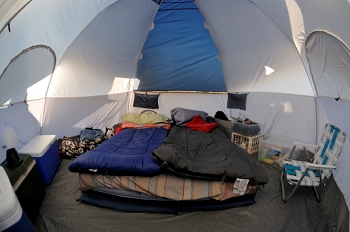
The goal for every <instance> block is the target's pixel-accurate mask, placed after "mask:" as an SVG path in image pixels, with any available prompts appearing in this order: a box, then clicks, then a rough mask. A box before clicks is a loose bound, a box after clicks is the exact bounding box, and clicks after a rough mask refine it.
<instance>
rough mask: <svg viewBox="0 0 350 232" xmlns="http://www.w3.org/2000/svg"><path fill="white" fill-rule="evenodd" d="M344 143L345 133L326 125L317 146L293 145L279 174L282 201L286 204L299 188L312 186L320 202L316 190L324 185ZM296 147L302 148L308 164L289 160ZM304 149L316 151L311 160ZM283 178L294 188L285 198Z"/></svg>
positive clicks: (334, 166)
mask: <svg viewBox="0 0 350 232" xmlns="http://www.w3.org/2000/svg"><path fill="white" fill-rule="evenodd" d="M344 142H345V133H344V132H343V131H341V130H340V129H339V128H337V127H336V126H334V125H331V124H329V123H327V124H326V126H325V129H324V132H323V134H322V137H321V141H320V143H319V144H318V145H310V144H304V143H294V146H293V149H292V151H291V153H290V155H289V157H288V158H286V159H285V160H284V161H283V172H282V174H281V187H282V200H283V201H284V202H286V201H287V200H288V199H289V198H290V197H291V196H292V194H293V193H294V192H295V190H296V189H297V188H298V187H299V186H310V187H311V186H312V187H313V188H314V190H315V193H316V198H317V200H318V201H320V200H321V198H320V194H319V191H318V189H319V188H320V187H321V186H322V185H324V183H325V181H326V180H327V179H328V178H329V177H330V176H331V175H332V172H333V170H334V169H335V168H336V164H337V162H338V159H339V156H340V153H341V151H342V149H343V146H344ZM296 147H303V149H304V151H305V154H306V156H307V159H308V162H306V161H299V160H292V159H290V157H291V155H292V154H293V153H294V151H295V148H296ZM306 148H314V149H316V151H315V155H314V157H313V159H310V158H309V156H308V151H307V149H306ZM284 177H285V178H286V180H287V182H288V184H290V185H294V186H295V187H294V188H293V190H292V192H291V193H290V194H289V196H288V197H287V198H286V197H285V192H284V191H285V189H284V184H283V182H284ZM319 190H320V189H319Z"/></svg>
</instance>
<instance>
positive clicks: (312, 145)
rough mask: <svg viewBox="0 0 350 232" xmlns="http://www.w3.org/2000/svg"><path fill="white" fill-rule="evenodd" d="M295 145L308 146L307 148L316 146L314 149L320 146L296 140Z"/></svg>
mask: <svg viewBox="0 0 350 232" xmlns="http://www.w3.org/2000/svg"><path fill="white" fill-rule="evenodd" d="M294 145H295V146H298V147H307V148H314V149H316V148H317V147H318V145H315V144H309V143H300V142H294Z"/></svg>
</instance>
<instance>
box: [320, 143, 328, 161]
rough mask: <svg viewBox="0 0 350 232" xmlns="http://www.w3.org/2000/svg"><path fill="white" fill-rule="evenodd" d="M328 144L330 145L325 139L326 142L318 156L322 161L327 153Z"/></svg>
mask: <svg viewBox="0 0 350 232" xmlns="http://www.w3.org/2000/svg"><path fill="white" fill-rule="evenodd" d="M329 143H330V141H329V139H327V140H326V142H325V143H324V146H323V149H322V151H321V154H320V157H321V158H322V159H323V158H324V156H325V154H326V151H327V148H328V146H329Z"/></svg>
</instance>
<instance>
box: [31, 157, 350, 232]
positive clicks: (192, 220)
mask: <svg viewBox="0 0 350 232" xmlns="http://www.w3.org/2000/svg"><path fill="white" fill-rule="evenodd" d="M253 155H254V156H257V154H253ZM70 162H71V161H70V160H62V162H61V164H60V166H59V168H58V171H57V173H56V175H55V177H54V179H53V181H52V183H51V185H50V186H47V187H46V195H45V198H44V200H43V203H42V206H41V208H40V212H39V216H38V218H37V220H36V223H35V227H36V228H37V230H38V232H46V231H49V232H54V231H65V232H67V231H72V232H73V231H74V232H79V231H83V232H89V231H130V232H132V231H167V232H172V231H201V232H203V231H349V211H348V208H347V205H346V203H345V200H344V197H343V195H342V193H341V192H340V190H339V188H338V186H337V185H336V183H335V181H334V179H333V178H330V179H329V181H328V182H327V185H326V187H324V188H323V191H322V192H321V196H322V197H323V199H322V201H321V202H317V200H316V197H315V194H314V192H313V190H312V188H299V189H298V190H297V191H296V192H295V193H294V195H293V196H292V197H291V199H290V200H289V201H288V202H287V203H283V202H282V199H281V187H280V180H279V178H280V174H281V172H282V169H281V168H280V167H278V166H275V165H268V164H264V165H266V167H267V169H268V175H269V183H267V184H266V185H265V186H261V188H260V189H259V190H258V192H257V194H256V198H255V200H256V203H255V204H253V205H250V206H245V207H239V208H231V209H224V210H214V211H193V212H179V213H178V214H177V215H174V214H161V213H135V212H123V211H116V210H113V209H107V208H100V207H96V206H93V205H88V204H84V203H80V202H78V201H77V199H79V198H80V197H81V195H82V193H81V191H80V190H79V189H78V187H77V186H78V174H77V173H72V172H70V171H69V170H68V165H69V164H70Z"/></svg>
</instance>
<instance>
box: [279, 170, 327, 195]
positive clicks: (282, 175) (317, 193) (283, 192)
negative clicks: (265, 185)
mask: <svg viewBox="0 0 350 232" xmlns="http://www.w3.org/2000/svg"><path fill="white" fill-rule="evenodd" d="M283 177H284V172H282V174H281V179H280V180H281V190H282V201H283V202H287V201H288V200H289V198H290V197H291V196H292V195H293V193H294V192H295V190H297V188H298V187H299V185H300V181H299V182H298V183H297V184H296V185H295V186H294V188H293V190H292V192H291V193H290V194H289V195H288V197H286V195H285V190H284V184H283V179H284V178H283ZM313 187H314V190H315V194H316V199H317V201H318V202H319V201H321V197H320V194H319V192H318V190H317V187H316V186H313Z"/></svg>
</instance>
